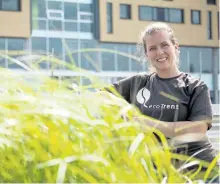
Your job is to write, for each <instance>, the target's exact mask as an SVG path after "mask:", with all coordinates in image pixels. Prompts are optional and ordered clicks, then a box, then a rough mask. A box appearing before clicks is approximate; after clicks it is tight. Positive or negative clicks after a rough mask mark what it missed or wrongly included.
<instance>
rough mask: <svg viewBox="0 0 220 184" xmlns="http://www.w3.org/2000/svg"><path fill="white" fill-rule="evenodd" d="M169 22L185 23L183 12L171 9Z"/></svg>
mask: <svg viewBox="0 0 220 184" xmlns="http://www.w3.org/2000/svg"><path fill="white" fill-rule="evenodd" d="M169 22H174V23H182V22H184V20H183V10H181V9H174V8H170V9H169Z"/></svg>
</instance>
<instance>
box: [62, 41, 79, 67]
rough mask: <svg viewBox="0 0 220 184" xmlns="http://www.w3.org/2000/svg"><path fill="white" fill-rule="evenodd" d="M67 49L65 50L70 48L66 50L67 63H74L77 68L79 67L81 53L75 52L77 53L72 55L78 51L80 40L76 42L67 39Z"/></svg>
mask: <svg viewBox="0 0 220 184" xmlns="http://www.w3.org/2000/svg"><path fill="white" fill-rule="evenodd" d="M65 45H66V46H65V47H64V48H66V47H67V48H68V49H65V50H64V51H65V61H66V62H68V63H74V64H75V65H76V66H79V53H77V52H75V53H73V54H72V53H71V52H73V51H76V50H78V46H79V40H75V39H66V40H65Z"/></svg>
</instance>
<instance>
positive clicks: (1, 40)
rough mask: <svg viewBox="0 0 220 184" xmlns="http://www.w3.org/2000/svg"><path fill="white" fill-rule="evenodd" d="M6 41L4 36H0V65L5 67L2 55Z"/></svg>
mask: <svg viewBox="0 0 220 184" xmlns="http://www.w3.org/2000/svg"><path fill="white" fill-rule="evenodd" d="M5 47H6V43H5V38H0V52H1V54H0V67H6V59H5V58H4V57H3V56H2V55H6V50H5Z"/></svg>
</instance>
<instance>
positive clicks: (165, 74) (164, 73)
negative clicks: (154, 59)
mask: <svg viewBox="0 0 220 184" xmlns="http://www.w3.org/2000/svg"><path fill="white" fill-rule="evenodd" d="M156 73H157V75H158V76H159V77H160V78H172V77H176V76H178V75H179V74H180V73H181V72H180V71H179V69H178V68H174V69H172V70H159V71H158V70H157V71H156Z"/></svg>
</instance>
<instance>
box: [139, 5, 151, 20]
mask: <svg viewBox="0 0 220 184" xmlns="http://www.w3.org/2000/svg"><path fill="white" fill-rule="evenodd" d="M139 20H153V13H152V7H149V6H139Z"/></svg>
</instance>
